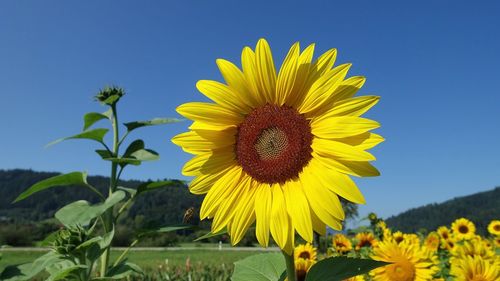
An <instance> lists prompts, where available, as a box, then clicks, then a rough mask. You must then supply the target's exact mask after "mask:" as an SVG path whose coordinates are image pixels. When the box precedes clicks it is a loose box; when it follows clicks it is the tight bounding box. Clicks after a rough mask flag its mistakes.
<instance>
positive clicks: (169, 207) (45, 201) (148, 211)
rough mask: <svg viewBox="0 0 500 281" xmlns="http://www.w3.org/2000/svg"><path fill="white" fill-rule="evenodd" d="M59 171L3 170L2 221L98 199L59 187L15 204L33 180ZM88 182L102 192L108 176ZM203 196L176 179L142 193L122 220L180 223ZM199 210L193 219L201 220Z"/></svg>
mask: <svg viewBox="0 0 500 281" xmlns="http://www.w3.org/2000/svg"><path fill="white" fill-rule="evenodd" d="M57 174H58V173H47V172H35V171H32V170H20V169H16V170H0V221H3V222H13V223H25V222H31V221H35V222H38V221H41V220H44V219H48V218H52V217H53V215H54V213H55V212H56V211H57V210H58V209H59V208H61V207H62V206H64V205H66V204H68V203H70V202H73V201H75V200H87V201H90V202H96V201H97V196H95V195H94V193H92V192H90V191H89V190H87V189H86V188H83V187H71V188H68V187H56V188H52V189H49V190H45V191H42V192H39V193H37V194H35V195H33V196H32V197H29V198H28V199H26V200H24V201H21V202H18V203H14V204H12V201H14V199H15V198H16V197H17V196H18V195H19V194H20V193H21V192H23V191H24V190H26V189H27V188H28V187H30V186H31V185H32V184H34V183H36V182H38V181H40V180H43V179H46V178H49V177H52V176H55V175H57ZM88 182H89V183H90V184H92V185H93V186H95V187H97V189H99V190H100V191H102V192H103V193H104V192H105V191H106V190H107V186H108V185H109V180H108V179H107V178H105V177H101V176H89V177H88ZM140 183H141V182H140V181H123V182H121V183H120V185H121V186H125V187H131V188H134V187H136V186H138V185H139V184H140ZM201 200H202V197H201V196H195V195H192V194H190V193H189V190H188V189H187V187H186V185H185V184H184V183H183V182H181V181H174V184H173V185H172V186H170V187H165V188H161V189H157V190H154V191H151V192H148V193H145V194H144V195H142V197H139V198H138V200H137V201H136V203H135V204H134V206H132V208H131V209H130V211H129V215H128V216H127V217H126V218H125V219H124V220H123V221H122V223H124V224H135V225H137V224H139V225H151V224H158V225H164V224H179V223H182V218H183V215H184V212H185V211H186V210H187V209H188V208H190V207H194V208H195V209H196V210H198V209H199V206H200V204H201ZM196 213H197V212H195V217H193V219H192V222H193V223H195V222H197V221H198V217H196V216H197V214H196Z"/></svg>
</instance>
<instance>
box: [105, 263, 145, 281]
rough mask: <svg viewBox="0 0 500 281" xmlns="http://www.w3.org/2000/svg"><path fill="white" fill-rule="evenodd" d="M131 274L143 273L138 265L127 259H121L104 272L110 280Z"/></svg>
mask: <svg viewBox="0 0 500 281" xmlns="http://www.w3.org/2000/svg"><path fill="white" fill-rule="evenodd" d="M132 274H140V275H142V274H144V273H143V271H142V269H141V268H140V267H139V266H138V265H136V264H134V263H131V262H127V261H123V262H121V263H119V264H117V265H116V266H114V267H112V268H110V269H109V271H108V272H107V273H106V275H107V278H111V279H112V280H117V279H123V278H125V277H127V276H130V275H132ZM105 278H106V277H105ZM99 280H100V279H99ZM108 280H109V279H108Z"/></svg>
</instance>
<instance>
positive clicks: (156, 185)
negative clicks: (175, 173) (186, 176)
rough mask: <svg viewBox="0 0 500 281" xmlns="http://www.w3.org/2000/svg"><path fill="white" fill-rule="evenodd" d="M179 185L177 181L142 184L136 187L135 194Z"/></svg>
mask: <svg viewBox="0 0 500 281" xmlns="http://www.w3.org/2000/svg"><path fill="white" fill-rule="evenodd" d="M178 183H179V181H175V180H166V181H153V182H146V183H142V184H141V185H139V186H138V187H137V194H140V193H143V192H147V191H151V190H154V189H157V188H162V187H167V186H175V185H177V184H178Z"/></svg>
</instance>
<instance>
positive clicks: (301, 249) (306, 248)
mask: <svg viewBox="0 0 500 281" xmlns="http://www.w3.org/2000/svg"><path fill="white" fill-rule="evenodd" d="M293 254H294V256H295V259H299V258H300V259H305V260H310V261H312V262H316V259H317V257H316V255H317V250H316V248H314V247H313V246H312V245H311V244H310V243H306V244H300V245H298V246H297V247H295V250H294V251H293Z"/></svg>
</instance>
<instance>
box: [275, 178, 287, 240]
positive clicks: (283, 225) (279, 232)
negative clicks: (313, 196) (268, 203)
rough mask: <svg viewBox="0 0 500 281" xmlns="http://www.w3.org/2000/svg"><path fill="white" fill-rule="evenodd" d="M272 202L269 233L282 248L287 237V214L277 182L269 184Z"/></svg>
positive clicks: (283, 197) (281, 191) (283, 198)
mask: <svg viewBox="0 0 500 281" xmlns="http://www.w3.org/2000/svg"><path fill="white" fill-rule="evenodd" d="M271 192H272V197H273V203H272V207H271V222H272V223H271V227H270V230H271V235H272V236H273V238H274V241H276V244H278V246H279V247H280V248H281V249H283V248H285V245H286V242H287V239H288V232H289V229H288V214H287V212H286V204H285V196H284V195H283V190H282V189H281V186H280V185H279V184H273V185H272V186H271Z"/></svg>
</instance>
